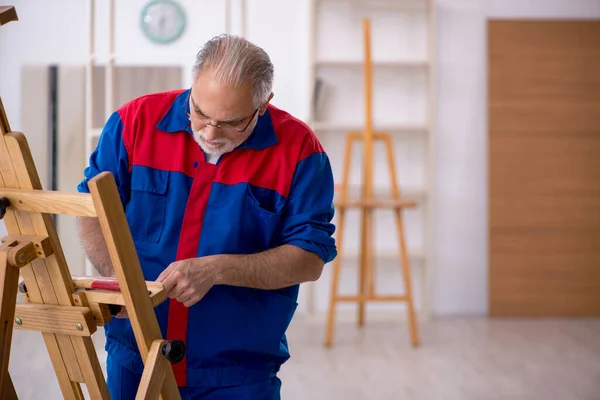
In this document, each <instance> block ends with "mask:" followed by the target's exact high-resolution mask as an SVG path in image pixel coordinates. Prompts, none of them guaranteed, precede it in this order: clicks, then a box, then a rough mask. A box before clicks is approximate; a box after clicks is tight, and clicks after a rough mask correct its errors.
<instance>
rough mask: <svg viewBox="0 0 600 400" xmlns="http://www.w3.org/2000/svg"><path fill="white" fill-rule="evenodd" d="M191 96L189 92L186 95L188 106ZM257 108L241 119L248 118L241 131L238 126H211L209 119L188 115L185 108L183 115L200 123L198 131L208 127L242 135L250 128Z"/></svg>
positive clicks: (221, 124) (223, 124) (225, 124)
mask: <svg viewBox="0 0 600 400" xmlns="http://www.w3.org/2000/svg"><path fill="white" fill-rule="evenodd" d="M191 96H192V92H191V91H190V93H189V94H188V100H187V104H190V100H191ZM258 110H259V108H257V109H256V110H254V112H253V113H252V114H251V115H248V116H247V117H244V118H242V119H241V121H243V120H245V119H246V118H250V120H249V121H248V123H247V124H246V126H245V127H243V128H242V129H240V124H237V125H235V124H228V123H219V124H212V123H211V122H210V118H203V117H199V116H198V115H193V114H192V113H189V112H188V111H187V108H186V109H185V115H187V117H188V118H192V117H193V118H195V119H197V120H198V121H200V122H201V123H202V126H201V128H200V129H202V128H205V127H206V126H208V125H210V126H212V127H213V128H218V129H220V130H222V131H223V132H228V133H244V132H245V131H246V129H248V127H249V126H250V124H251V123H252V121H253V120H254V116H255V115H256V113H257V112H258Z"/></svg>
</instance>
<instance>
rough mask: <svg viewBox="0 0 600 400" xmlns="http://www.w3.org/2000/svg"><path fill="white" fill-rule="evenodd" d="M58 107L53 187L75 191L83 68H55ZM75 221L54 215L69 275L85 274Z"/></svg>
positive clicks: (81, 152)
mask: <svg viewBox="0 0 600 400" xmlns="http://www.w3.org/2000/svg"><path fill="white" fill-rule="evenodd" d="M57 97H58V107H57V115H56V118H57V135H56V137H57V144H56V149H57V153H56V156H57V157H56V160H55V165H56V168H57V171H56V178H57V181H56V188H57V190H61V191H66V192H75V191H77V185H78V184H79V182H80V181H81V179H82V178H83V170H84V169H85V166H86V164H87V160H86V158H85V68H83V67H78V66H60V67H59V68H58V95H57ZM76 222H77V220H76V218H75V217H74V216H71V215H58V216H57V228H58V235H59V237H60V239H61V242H62V244H63V251H64V253H65V257H66V259H67V263H68V265H69V269H70V270H71V273H72V274H74V275H84V274H85V252H84V250H83V247H82V246H81V242H80V238H79V234H78V232H77V226H76Z"/></svg>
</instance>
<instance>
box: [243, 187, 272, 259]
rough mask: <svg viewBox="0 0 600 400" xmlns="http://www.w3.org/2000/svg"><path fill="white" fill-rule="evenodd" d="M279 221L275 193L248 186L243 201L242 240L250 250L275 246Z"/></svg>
mask: <svg viewBox="0 0 600 400" xmlns="http://www.w3.org/2000/svg"><path fill="white" fill-rule="evenodd" d="M280 220H281V211H280V205H279V204H278V202H277V199H276V193H275V192H274V191H270V190H267V189H263V188H258V187H254V186H252V185H248V187H247V189H246V196H245V199H244V219H243V228H242V234H243V238H242V239H243V240H244V241H247V242H250V243H251V244H252V250H254V251H263V250H268V249H269V248H271V247H272V246H274V245H277V243H276V241H277V230H278V228H279V223H280Z"/></svg>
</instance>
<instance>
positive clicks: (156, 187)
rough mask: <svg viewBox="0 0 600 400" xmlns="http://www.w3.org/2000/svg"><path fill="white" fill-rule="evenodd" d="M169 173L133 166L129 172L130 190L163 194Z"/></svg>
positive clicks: (165, 190)
mask: <svg viewBox="0 0 600 400" xmlns="http://www.w3.org/2000/svg"><path fill="white" fill-rule="evenodd" d="M168 184H169V171H163V170H159V169H154V168H149V167H142V166H139V165H134V166H133V168H132V171H131V190H137V191H141V192H150V193H156V194H165V193H166V192H167V186H168Z"/></svg>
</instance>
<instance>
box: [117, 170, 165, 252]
mask: <svg viewBox="0 0 600 400" xmlns="http://www.w3.org/2000/svg"><path fill="white" fill-rule="evenodd" d="M168 186H169V171H161V170H156V169H152V168H148V167H141V166H134V167H133V169H132V172H131V194H130V199H129V203H128V204H127V206H126V208H125V215H126V217H127V222H128V223H129V229H130V230H131V236H132V237H133V239H134V240H138V241H143V242H152V243H157V242H158V241H159V240H160V238H161V236H162V232H163V229H164V225H165V218H166V210H167V188H168Z"/></svg>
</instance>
